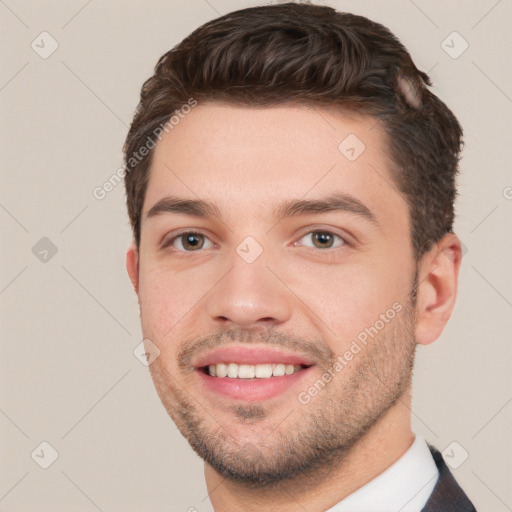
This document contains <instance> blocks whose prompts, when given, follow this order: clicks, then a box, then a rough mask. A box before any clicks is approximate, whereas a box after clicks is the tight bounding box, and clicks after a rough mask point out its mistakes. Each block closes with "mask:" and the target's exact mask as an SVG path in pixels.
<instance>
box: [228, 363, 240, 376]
mask: <svg viewBox="0 0 512 512" xmlns="http://www.w3.org/2000/svg"><path fill="white" fill-rule="evenodd" d="M228 377H229V378H230V379H236V378H237V377H238V365H237V364H235V363H229V364H228Z"/></svg>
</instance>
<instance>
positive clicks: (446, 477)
mask: <svg viewBox="0 0 512 512" xmlns="http://www.w3.org/2000/svg"><path fill="white" fill-rule="evenodd" d="M429 448H430V451H431V453H432V457H434V460H435V462H436V466H437V469H438V470H439V478H438V480H437V483H436V486H435V487H434V490H433V491H432V494H431V495H430V498H429V499H428V501H427V503H426V505H425V506H424V507H423V509H422V510H421V512H476V509H475V507H474V506H473V504H472V503H471V501H469V498H468V497H467V496H466V494H465V493H464V491H463V490H462V489H461V488H460V487H459V484H458V483H457V482H456V481H455V478H453V475H452V474H451V472H450V470H449V469H448V466H447V465H446V464H445V462H444V460H443V456H442V455H441V453H440V452H439V451H438V450H436V449H435V448H434V447H433V446H429Z"/></svg>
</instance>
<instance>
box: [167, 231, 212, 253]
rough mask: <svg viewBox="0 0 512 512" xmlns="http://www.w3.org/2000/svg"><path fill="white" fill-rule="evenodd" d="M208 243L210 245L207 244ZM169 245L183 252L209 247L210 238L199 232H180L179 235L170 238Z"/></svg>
mask: <svg viewBox="0 0 512 512" xmlns="http://www.w3.org/2000/svg"><path fill="white" fill-rule="evenodd" d="M208 243H209V244H210V245H208ZM169 245H172V247H173V248H174V249H176V250H178V251H184V252H194V251H198V250H200V249H204V248H206V249H209V248H210V247H211V245H212V244H211V242H210V240H209V239H208V238H207V237H206V236H205V235H202V234H201V233H193V232H187V233H181V235H178V236H176V237H175V238H173V239H172V240H171V242H170V243H169Z"/></svg>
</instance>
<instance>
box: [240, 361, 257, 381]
mask: <svg viewBox="0 0 512 512" xmlns="http://www.w3.org/2000/svg"><path fill="white" fill-rule="evenodd" d="M255 373H256V372H255V368H254V366H252V365H250V364H241V365H240V366H239V367H238V378H240V379H254V374H255Z"/></svg>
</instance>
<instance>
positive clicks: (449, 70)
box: [0, 0, 512, 512]
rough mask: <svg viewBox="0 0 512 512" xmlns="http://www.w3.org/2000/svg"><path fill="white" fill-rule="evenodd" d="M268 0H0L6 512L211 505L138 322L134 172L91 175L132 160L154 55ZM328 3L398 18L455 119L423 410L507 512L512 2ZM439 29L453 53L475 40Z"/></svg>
mask: <svg viewBox="0 0 512 512" xmlns="http://www.w3.org/2000/svg"><path fill="white" fill-rule="evenodd" d="M258 3H259V2H256V1H245V0H244V1H240V0H239V1H234V0H208V1H207V0H165V1H164V0H158V1H152V2H143V1H135V0H131V1H121V0H116V1H110V2H100V1H97V0H92V1H88V2H87V1H86V0H75V1H63V0H59V1H56V0H55V1H52V2H49V1H35V0H31V1H15V0H5V1H3V0H2V1H1V2H0V16H1V25H0V30H1V33H2V36H3V41H4V42H3V45H2V50H1V54H2V55H1V58H2V61H1V62H2V66H1V70H0V101H1V114H0V119H1V140H2V161H1V164H2V187H1V189H0V225H1V229H2V241H3V247H4V251H3V253H2V259H1V266H0V268H1V274H0V306H1V325H2V337H1V341H2V347H1V357H2V359H1V396H0V409H1V411H0V430H1V438H2V444H1V449H2V454H1V461H2V469H1V478H0V510H1V511H2V512H15V511H25V512H27V511H35V510H37V511H38V512H50V511H52V512H58V511H69V510H73V511H76V512H81V511H84V512H89V511H91V512H92V511H94V510H101V511H104V512H108V511H121V510H123V511H125V512H129V511H141V510H151V511H152V512H159V511H171V510H172V511H187V510H189V509H190V510H192V509H191V508H190V507H194V508H195V510H197V511H199V512H205V511H209V510H211V507H210V504H209V501H208V498H207V493H206V489H205V485H204V482H203V475H202V462H201V461H200V460H199V459H198V458H197V457H196V456H195V455H194V454H193V452H192V451H191V449H189V447H188V445H187V444H186V442H185V441H184V440H183V439H182V438H181V436H180V435H179V433H178V432H177V430H176V428H175V426H174V424H173V423H172V422H171V420H170V419H169V418H168V417H167V415H166V413H165V411H164V409H163V407H162V406H161V404H160V402H159V400H158V398H157V396H156V393H155V391H154V389H153V385H152V382H151V380H150V377H149V373H148V370H147V368H146V367H144V366H143V365H142V364H141V363H140V362H139V361H138V360H137V359H136V358H135V357H134V355H133V353H132V351H133V350H134V348H135V347H136V346H137V345H138V344H139V342H140V341H141V333H140V327H139V317H138V307H137V302H136V297H135V295H134V294H133V292H132V288H131V286H130V283H129V281H128V278H127V276H126V273H125V268H124V252H125V249H126V247H127V246H128V244H129V242H130V230H129V226H128V219H127V215H126V213H125V207H124V191H123V188H122V186H118V187H117V188H116V189H114V190H113V191H112V192H110V193H109V194H108V195H107V197H106V198H105V199H103V200H102V201H99V200H97V199H95V198H94V197H93V195H92V191H93V189H94V188H95V187H97V186H101V185H102V183H103V182H104V181H106V180H107V179H108V178H109V177H110V176H111V175H112V174H113V173H114V172H115V171H116V169H118V168H119V167H120V165H121V162H122V161H121V146H122V143H123V140H124V137H125V134H126V130H127V126H128V124H129V123H130V120H131V116H132V113H133V111H134V108H135V106H136V103H137V101H138V95H139V90H140V86H141V85H142V82H143V81H144V80H145V79H146V78H147V77H149V75H150V74H151V72H152V68H153V66H154V64H155V63H156V60H157V58H158V57H159V56H160V55H161V54H163V53H164V52H166V51H167V50H168V49H170V48H171V46H173V45H174V44H176V43H178V42H179V41H180V40H181V39H182V38H183V37H184V36H186V35H187V34H188V33H190V31H191V30H193V29H194V28H196V27H197V26H198V25H200V24H201V23H203V22H205V21H207V20H209V19H211V18H214V17H217V16H218V15H219V14H224V13H226V12H228V11H230V10H234V9H236V8H242V7H246V6H251V5H257V4H258ZM319 3H320V2H319ZM329 3H330V5H333V6H335V7H337V8H339V9H340V10H347V11H352V12H355V13H359V14H364V15H367V16H369V17H371V18H373V19H375V20H376V21H380V22H382V23H384V24H385V25H387V26H388V27H389V28H390V29H391V30H392V31H393V32H395V34H397V36H398V37H399V38H400V39H401V40H402V42H403V43H404V44H405V45H406V46H407V47H408V48H409V49H410V51H411V53H412V55H413V58H414V59H415V62H416V63H417V65H418V66H419V67H420V68H421V69H423V70H425V71H427V72H429V73H430V74H431V76H432V79H433V81H434V84H435V87H434V91H435V92H436V93H437V94H438V95H439V96H440V97H441V98H442V99H443V100H444V101H446V102H447V103H448V105H449V106H450V107H451V108H452V109H453V111H454V112H455V113H456V115H457V116H458V117H459V119H460V121H461V123H462V125H463V126H464V129H465V140H466V146H467V147H466V150H465V152H464V159H463V162H462V171H463V174H462V176H461V179H460V198H459V201H458V205H457V212H458V218H457V224H456V229H457V232H458V234H459V235H460V237H461V239H462V241H463V243H464V244H465V246H466V247H467V253H466V254H465V256H464V260H463V268H462V273H461V281H460V296H459V300H458V303H457V306H456V309H455V312H454V315H453V318H452V320H451V322H450V324H449V327H448V328H447V329H446V331H445V332H444V333H443V335H442V337H441V338H440V339H439V340H438V341H437V342H436V343H435V344H434V345H432V346H430V347H422V348H421V349H420V350H419V354H418V361H417V369H416V372H415V389H414V392H415V400H414V406H413V420H414V428H415V430H416V431H417V432H418V433H421V434H422V435H424V436H425V437H426V439H427V440H428V441H430V442H431V443H433V444H435V445H436V446H437V447H438V448H439V449H441V450H444V449H445V448H447V447H449V448H448V450H447V454H448V455H449V456H450V457H451V458H452V461H455V462H452V464H454V463H459V462H460V461H461V460H462V459H463V456H464V453H465V451H467V453H468V454H469V457H468V459H467V460H466V461H464V462H463V463H462V464H461V465H460V467H459V468H458V469H455V470H454V473H455V475H456V478H457V479H458V480H459V482H460V483H461V484H462V485H463V487H464V488H465V489H466V491H467V493H468V494H469V495H470V497H471V498H472V499H473V501H474V502H475V504H476V505H477V508H478V509H479V511H492V512H505V511H507V510H512V487H511V486H510V482H511V481H512V445H511V443H510V431H511V426H512V425H511V424H512V385H511V377H510V364H511V361H512V357H511V356H512V343H511V336H510V331H511V327H512V323H511V318H512V315H511V313H512V285H511V284H512V270H511V265H510V261H512V244H511V240H510V234H511V230H510V226H511V224H510V219H511V217H512V200H511V198H512V188H510V187H512V174H511V167H510V134H511V124H512V123H511V117H512V87H511V85H510V84H511V82H512V80H511V78H512V74H511V70H510V66H509V65H508V63H509V54H510V46H511V43H512V41H511V35H510V33H511V31H510V20H511V19H512V3H511V2H510V1H509V0H501V1H496V0H480V1H472V2H467V1H449V2H444V1H435V2H432V1H431V2H427V1H422V0H414V1H412V0H410V1H409V0H400V1H387V2H383V1H366V2H357V1H343V0H338V1H332V2H329ZM43 31H47V32H49V33H50V34H51V36H52V37H53V38H54V39H55V40H56V41H57V42H58V45H59V46H58V48H57V50H56V51H55V52H54V53H53V54H52V55H51V56H49V57H48V58H46V59H44V58H42V57H40V56H39V54H38V53H36V51H34V50H33V49H32V48H31V42H32V41H33V40H35V43H34V44H37V45H39V47H37V46H36V48H38V51H39V52H43V51H48V50H49V49H51V41H50V39H48V36H41V37H46V39H44V41H43V42H41V37H38V36H39V34H40V33H41V32H43ZM453 31H457V32H458V33H459V34H460V36H461V37H462V38H463V39H464V40H465V41H467V43H468V44H469V47H468V49H467V50H466V51H465V52H464V53H462V54H461V55H460V56H459V57H458V58H452V57H451V56H450V55H448V54H447V53H446V51H445V49H446V46H445V49H443V46H442V44H443V43H442V42H443V40H445V39H446V38H447V36H449V35H450V34H451V33H452V32H453ZM454 37H455V39H454ZM446 41H447V42H445V43H444V45H446V44H448V45H449V46H451V47H452V48H451V50H449V51H451V52H452V54H454V53H458V52H459V51H460V50H461V49H462V48H463V45H464V41H463V40H462V39H460V38H459V36H457V35H455V36H453V35H452V36H450V38H448V39H447V40H446ZM507 187H508V188H507ZM42 237H47V238H48V239H50V240H51V242H52V243H53V244H54V246H55V247H56V249H57V253H56V254H55V255H53V256H52V252H51V250H50V252H48V253H45V252H44V251H45V250H49V247H48V242H47V241H43V242H39V244H40V245H37V246H36V249H34V251H33V247H34V246H35V245H36V244H37V243H38V241H39V240H40V239H41V238H42ZM41 244H42V245H41ZM45 244H46V245H45ZM34 252H35V254H34ZM45 257H46V261H41V258H43V260H44V258H45ZM43 441H46V442H48V443H49V444H50V445H51V446H52V447H53V448H54V449H55V450H56V451H57V452H58V453H59V457H58V459H57V460H56V461H55V462H54V463H53V465H51V466H50V467H49V468H48V469H46V470H45V469H42V468H41V467H39V465H38V464H37V463H36V462H35V461H34V460H33V458H32V457H31V453H32V452H33V451H34V450H36V451H35V455H34V459H35V460H37V461H38V462H41V461H43V459H45V457H46V461H48V460H50V459H49V457H50V455H51V454H50V449H48V448H45V446H43V447H42V448H41V447H39V445H40V443H41V442H43ZM454 441H455V442H457V443H458V445H452V446H449V445H450V443H452V442H454ZM41 450H42V451H41ZM45 450H46V451H45Z"/></svg>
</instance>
